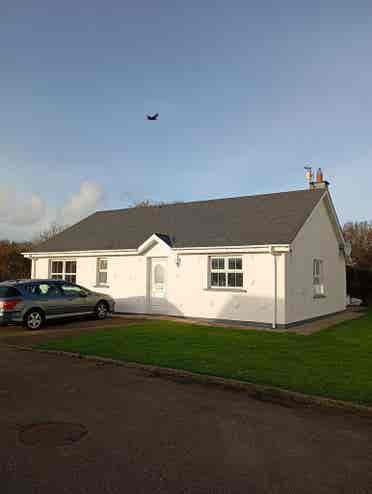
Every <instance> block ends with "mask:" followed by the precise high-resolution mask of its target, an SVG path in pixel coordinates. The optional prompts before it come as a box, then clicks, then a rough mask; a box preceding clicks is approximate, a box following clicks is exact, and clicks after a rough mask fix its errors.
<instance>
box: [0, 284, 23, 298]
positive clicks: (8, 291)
mask: <svg viewBox="0 0 372 494" xmlns="http://www.w3.org/2000/svg"><path fill="white" fill-rule="evenodd" d="M19 296H20V293H19V291H18V290H17V289H16V288H14V287H12V286H0V298H10V297H19Z"/></svg>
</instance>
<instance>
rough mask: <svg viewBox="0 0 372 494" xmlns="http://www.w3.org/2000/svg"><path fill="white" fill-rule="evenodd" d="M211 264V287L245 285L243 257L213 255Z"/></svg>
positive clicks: (238, 286)
mask: <svg viewBox="0 0 372 494" xmlns="http://www.w3.org/2000/svg"><path fill="white" fill-rule="evenodd" d="M209 266H210V269H209V272H210V286H211V288H242V287H243V261H242V258H241V257H211V258H210V261H209Z"/></svg>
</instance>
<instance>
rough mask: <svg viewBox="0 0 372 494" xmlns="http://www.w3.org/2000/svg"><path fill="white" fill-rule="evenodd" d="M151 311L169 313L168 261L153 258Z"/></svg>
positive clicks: (163, 258)
mask: <svg viewBox="0 0 372 494" xmlns="http://www.w3.org/2000/svg"><path fill="white" fill-rule="evenodd" d="M150 268H151V271H150V310H151V312H159V313H163V314H166V313H167V259H166V258H165V257H153V258H152V259H151V264H150Z"/></svg>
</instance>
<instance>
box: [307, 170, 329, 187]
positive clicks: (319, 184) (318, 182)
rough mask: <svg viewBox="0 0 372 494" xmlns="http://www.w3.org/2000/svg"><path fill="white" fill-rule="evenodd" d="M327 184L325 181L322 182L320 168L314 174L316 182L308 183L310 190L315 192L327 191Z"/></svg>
mask: <svg viewBox="0 0 372 494" xmlns="http://www.w3.org/2000/svg"><path fill="white" fill-rule="evenodd" d="M328 185H329V182H327V180H324V178H323V172H322V169H321V168H318V171H317V172H316V180H315V182H310V190H317V189H325V190H327V189H328Z"/></svg>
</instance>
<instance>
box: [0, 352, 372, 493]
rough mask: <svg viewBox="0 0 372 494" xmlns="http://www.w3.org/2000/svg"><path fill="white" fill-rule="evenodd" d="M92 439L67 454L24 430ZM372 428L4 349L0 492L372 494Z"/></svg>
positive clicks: (0, 355) (349, 419) (0, 362)
mask: <svg viewBox="0 0 372 494" xmlns="http://www.w3.org/2000/svg"><path fill="white" fill-rule="evenodd" d="M43 421H61V422H74V423H79V424H83V425H84V426H86V427H87V429H88V431H89V432H88V435H86V436H85V437H84V438H83V439H82V440H81V441H80V442H78V443H75V444H72V445H69V446H60V447H55V446H54V447H52V446H44V447H42V446H25V445H23V444H22V443H21V442H20V441H19V438H18V436H19V430H20V428H21V427H23V426H25V425H27V424H30V423H40V422H43ZM371 492H372V422H371V421H370V420H368V419H361V418H358V417H356V416H351V415H337V414H334V413H328V412H327V413H324V412H319V411H312V410H304V409H291V408H284V407H281V406H278V405H274V404H270V403H262V402H259V401H255V400H252V399H250V398H248V397H247V396H246V395H244V394H243V393H239V392H232V391H229V390H224V389H220V388H218V387H214V386H203V385H198V384H181V383H177V382H173V381H167V380H165V379H160V378H154V377H149V376H147V375H146V374H145V373H143V372H141V371H138V370H136V369H128V368H122V367H116V366H113V365H109V364H107V365H106V364H105V365H102V364H97V363H96V362H93V361H87V360H84V359H76V358H75V359H73V358H68V357H62V356H61V357H58V356H53V355H48V354H41V353H37V352H29V351H21V350H12V349H9V348H6V347H5V346H0V493H1V494H10V493H11V494H36V493H38V494H44V493H45V494H47V493H48V494H50V493H53V494H60V493H61V494H62V493H66V494H74V493H89V494H95V493H97V494H98V493H99V494H106V493H110V494H116V493H118V494H119V493H120V494H122V493H129V494H135V493H149V494H155V493H172V494H178V493H224V494H226V493H244V494H253V493H272V494H281V493H283V494H284V493H285V494H288V493H305V494H306V493H309V494H314V493H317V494H324V493H345V494H352V493H361V494H362V493H363V494H367V493H371Z"/></svg>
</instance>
